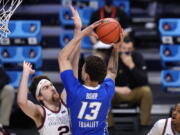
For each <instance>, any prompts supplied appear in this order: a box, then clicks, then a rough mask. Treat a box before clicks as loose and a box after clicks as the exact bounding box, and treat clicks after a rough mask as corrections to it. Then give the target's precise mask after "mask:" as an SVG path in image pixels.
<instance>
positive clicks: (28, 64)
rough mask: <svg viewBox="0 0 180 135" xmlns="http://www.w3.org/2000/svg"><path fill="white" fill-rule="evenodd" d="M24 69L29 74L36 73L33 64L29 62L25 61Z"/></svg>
mask: <svg viewBox="0 0 180 135" xmlns="http://www.w3.org/2000/svg"><path fill="white" fill-rule="evenodd" d="M23 71H24V73H27V74H34V73H35V70H33V69H32V64H31V63H29V62H25V61H24V62H23Z"/></svg>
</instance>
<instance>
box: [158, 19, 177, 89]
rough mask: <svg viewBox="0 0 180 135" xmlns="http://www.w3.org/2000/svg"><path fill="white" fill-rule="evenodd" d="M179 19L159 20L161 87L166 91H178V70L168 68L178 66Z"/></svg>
mask: <svg viewBox="0 0 180 135" xmlns="http://www.w3.org/2000/svg"><path fill="white" fill-rule="evenodd" d="M179 24H180V19H177V18H162V19H160V20H159V32H160V36H161V39H162V44H161V45H160V58H161V64H162V66H163V68H164V70H162V72H161V82H162V88H163V90H164V91H166V92H180V90H179V88H180V77H179V75H180V71H177V70H173V69H170V68H175V67H176V68H177V67H179V66H180V42H179V41H178V38H176V37H178V36H180V26H179Z"/></svg>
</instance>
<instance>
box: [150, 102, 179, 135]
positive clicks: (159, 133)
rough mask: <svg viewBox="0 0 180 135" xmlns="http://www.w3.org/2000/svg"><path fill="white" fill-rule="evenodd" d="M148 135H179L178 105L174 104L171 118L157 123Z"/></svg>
mask: <svg viewBox="0 0 180 135" xmlns="http://www.w3.org/2000/svg"><path fill="white" fill-rule="evenodd" d="M148 135H180V103H178V104H176V106H175V109H174V110H173V112H172V118H167V119H161V120H159V121H157V122H156V123H155V124H154V126H153V128H152V129H151V130H150V132H149V133H148Z"/></svg>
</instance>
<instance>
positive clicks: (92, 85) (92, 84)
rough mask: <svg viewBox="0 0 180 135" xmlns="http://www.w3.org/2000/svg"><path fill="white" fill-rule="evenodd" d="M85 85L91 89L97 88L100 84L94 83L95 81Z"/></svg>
mask: <svg viewBox="0 0 180 135" xmlns="http://www.w3.org/2000/svg"><path fill="white" fill-rule="evenodd" d="M84 84H85V85H86V86H89V87H97V86H98V85H99V83H98V82H94V81H87V82H85V83H84Z"/></svg>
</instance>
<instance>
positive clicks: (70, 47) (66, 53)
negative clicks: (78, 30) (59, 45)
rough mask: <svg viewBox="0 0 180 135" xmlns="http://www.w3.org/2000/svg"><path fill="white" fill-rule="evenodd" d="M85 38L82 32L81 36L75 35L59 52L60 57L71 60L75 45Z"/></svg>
mask: <svg viewBox="0 0 180 135" xmlns="http://www.w3.org/2000/svg"><path fill="white" fill-rule="evenodd" d="M82 38H83V36H82V34H79V36H76V37H74V38H73V39H72V40H71V41H70V42H69V43H68V44H67V45H66V46H65V47H64V48H63V49H62V50H61V52H60V53H59V57H58V59H60V60H61V59H63V60H70V56H71V54H72V53H73V51H74V49H75V47H76V46H77V44H78V43H79V42H80V40H81V39H82Z"/></svg>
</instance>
